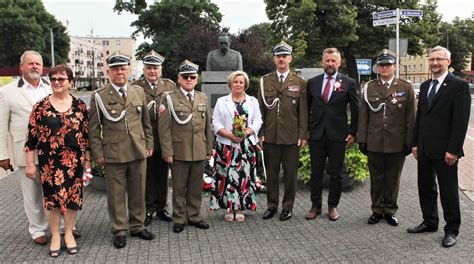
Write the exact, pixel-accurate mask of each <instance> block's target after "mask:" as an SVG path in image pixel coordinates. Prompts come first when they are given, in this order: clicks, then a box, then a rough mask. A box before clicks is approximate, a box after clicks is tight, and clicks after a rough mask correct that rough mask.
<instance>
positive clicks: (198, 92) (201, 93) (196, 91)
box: [194, 90, 206, 95]
mask: <svg viewBox="0 0 474 264" xmlns="http://www.w3.org/2000/svg"><path fill="white" fill-rule="evenodd" d="M194 92H195V93H197V94H200V95H206V94H205V93H203V92H200V91H198V90H194Z"/></svg>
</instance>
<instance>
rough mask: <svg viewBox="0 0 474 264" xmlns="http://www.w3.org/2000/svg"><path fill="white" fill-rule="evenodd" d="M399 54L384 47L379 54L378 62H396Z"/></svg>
mask: <svg viewBox="0 0 474 264" xmlns="http://www.w3.org/2000/svg"><path fill="white" fill-rule="evenodd" d="M396 60H397V55H396V54H395V53H393V52H392V51H391V50H388V49H383V50H382V51H381V52H379V54H377V64H395V63H396Z"/></svg>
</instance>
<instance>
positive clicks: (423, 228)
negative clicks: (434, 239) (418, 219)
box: [407, 223, 438, 233]
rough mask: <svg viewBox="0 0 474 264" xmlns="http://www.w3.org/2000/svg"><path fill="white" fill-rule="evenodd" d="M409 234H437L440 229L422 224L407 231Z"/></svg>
mask: <svg viewBox="0 0 474 264" xmlns="http://www.w3.org/2000/svg"><path fill="white" fill-rule="evenodd" d="M407 231H408V233H424V232H436V231H438V227H434V226H428V225H426V224H424V223H421V224H419V225H417V226H415V227H413V228H408V229H407Z"/></svg>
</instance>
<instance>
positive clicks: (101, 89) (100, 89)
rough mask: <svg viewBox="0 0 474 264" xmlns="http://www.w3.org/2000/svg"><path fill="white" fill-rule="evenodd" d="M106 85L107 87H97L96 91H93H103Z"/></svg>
mask: <svg viewBox="0 0 474 264" xmlns="http://www.w3.org/2000/svg"><path fill="white" fill-rule="evenodd" d="M105 87H106V86H102V87H100V88H97V89H95V91H94V92H93V93H98V92H101V91H103V90H104V89H105Z"/></svg>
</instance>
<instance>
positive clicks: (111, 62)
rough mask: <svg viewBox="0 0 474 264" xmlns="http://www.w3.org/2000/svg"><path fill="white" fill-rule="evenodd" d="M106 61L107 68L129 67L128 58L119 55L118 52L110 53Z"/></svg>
mask: <svg viewBox="0 0 474 264" xmlns="http://www.w3.org/2000/svg"><path fill="white" fill-rule="evenodd" d="M106 61H107V65H108V66H109V67H114V66H121V65H130V58H129V57H128V56H126V55H123V54H120V53H119V52H114V53H112V55H110V56H109V57H108V58H107V60H106Z"/></svg>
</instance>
